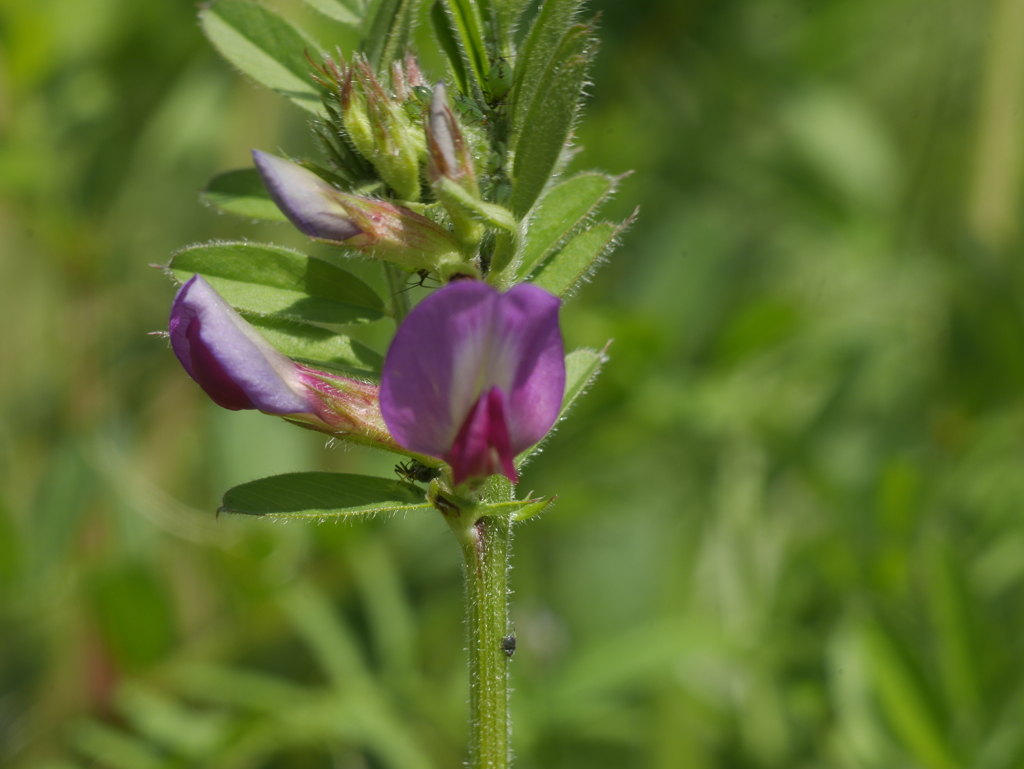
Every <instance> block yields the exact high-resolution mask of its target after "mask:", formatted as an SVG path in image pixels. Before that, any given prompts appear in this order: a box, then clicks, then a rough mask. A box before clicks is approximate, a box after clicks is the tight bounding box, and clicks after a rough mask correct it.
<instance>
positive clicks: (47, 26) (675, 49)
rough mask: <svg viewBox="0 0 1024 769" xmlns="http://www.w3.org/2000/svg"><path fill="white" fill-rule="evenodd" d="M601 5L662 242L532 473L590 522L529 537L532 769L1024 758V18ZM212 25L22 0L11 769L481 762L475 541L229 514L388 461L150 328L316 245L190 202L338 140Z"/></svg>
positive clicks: (301, 16)
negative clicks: (603, 360)
mask: <svg viewBox="0 0 1024 769" xmlns="http://www.w3.org/2000/svg"><path fill="white" fill-rule="evenodd" d="M275 7H277V8H278V9H280V10H281V11H282V12H283V13H284V14H285V15H286V16H288V17H289V18H291V19H292V20H293V21H295V22H296V23H297V24H298V25H299V26H302V27H304V28H305V29H307V30H308V31H309V32H311V33H312V34H314V36H316V37H317V38H318V39H320V40H321V41H323V42H330V41H332V40H341V41H342V42H343V44H344V41H347V40H350V39H351V37H350V36H348V35H347V34H346V33H344V31H343V30H341V29H340V28H336V27H333V26H332V22H329V21H327V20H324V19H322V18H319V17H317V16H316V15H315V14H314V13H313V12H311V11H309V10H306V9H305V8H304V7H303V6H302V5H301V4H300V3H299V2H298V0H279V1H278V2H275ZM591 8H592V10H594V11H601V13H602V21H601V31H602V37H603V48H602V52H601V55H600V57H599V60H598V65H597V67H596V71H595V73H594V78H593V79H594V83H595V85H593V86H592V88H591V93H592V98H591V100H590V106H589V110H588V113H587V117H586V119H585V121H584V122H583V124H582V125H581V126H580V129H579V131H578V135H579V144H580V145H581V146H582V147H583V150H582V151H581V152H580V154H579V156H578V157H577V159H576V160H575V161H574V167H575V168H580V169H583V168H588V167H603V168H605V169H607V170H609V171H612V172H614V173H622V172H625V171H627V170H630V169H632V170H634V171H635V173H634V175H633V176H631V177H630V178H629V179H628V180H627V181H626V182H625V184H624V187H623V189H622V191H621V192H620V194H619V197H618V199H617V200H616V201H615V202H614V203H613V205H612V206H611V209H612V210H610V211H608V212H607V214H608V216H609V217H613V218H614V217H618V218H624V217H625V216H627V215H628V214H629V213H630V212H631V211H632V209H633V207H634V206H635V205H636V204H638V203H639V204H640V205H641V215H640V218H639V219H638V220H637V222H636V224H635V225H634V227H633V228H632V230H631V231H630V232H629V233H628V235H627V236H626V238H625V242H624V245H623V246H622V247H621V248H620V249H619V251H617V252H616V253H615V255H614V258H613V260H612V261H611V262H610V263H609V264H608V265H606V266H605V267H604V268H603V269H602V271H601V272H600V273H598V275H597V276H596V278H595V279H594V280H593V282H592V283H591V284H589V285H588V286H586V287H585V288H584V289H583V290H582V291H580V292H579V294H578V296H577V297H575V298H574V299H573V300H572V301H571V302H570V303H569V304H568V306H567V307H566V309H565V312H564V329H565V335H566V338H567V342H568V345H569V346H570V347H575V346H580V345H588V346H602V345H603V344H604V343H605V341H606V340H607V339H609V338H614V339H615V342H614V344H613V345H612V347H611V351H610V353H611V362H610V364H609V365H608V366H607V367H606V369H605V371H604V373H603V374H602V376H601V379H600V380H599V382H598V383H597V385H596V386H595V387H594V388H593V390H592V392H591V393H590V395H589V396H588V397H587V398H586V399H584V400H583V402H582V403H581V405H580V406H579V407H578V408H577V409H576V413H575V414H574V415H573V418H572V419H570V420H569V421H568V422H567V423H566V424H565V425H564V426H563V427H562V428H561V429H560V431H559V432H558V434H557V435H556V436H555V438H554V439H553V440H551V441H550V443H549V444H548V448H547V450H546V451H545V452H544V454H543V455H542V456H541V457H540V458H539V459H538V461H537V462H536V463H535V465H534V466H533V467H531V468H530V469H529V471H528V472H527V473H526V475H525V477H524V479H523V489H524V490H529V489H535V490H537V491H541V492H544V493H557V494H559V495H560V498H559V501H558V503H557V505H556V507H555V508H554V509H553V510H552V511H550V512H549V513H547V514H546V515H544V516H543V517H542V518H541V519H540V520H535V521H531V522H528V523H527V524H523V525H522V526H520V527H519V528H518V529H517V534H516V550H515V554H514V570H513V572H512V584H513V587H514V591H515V593H514V595H513V596H512V600H513V609H512V614H513V619H514V622H515V627H516V631H517V634H518V638H519V649H518V651H517V653H516V656H515V658H514V660H513V665H512V670H513V683H514V687H515V690H516V691H515V695H514V714H515V724H516V728H515V735H514V744H515V747H516V752H517V755H518V760H517V766H520V767H523V768H524V769H527V768H528V767H537V768H541V767H543V768H545V769H555V768H559V769H561V768H565V769H569V768H573V769H575V768H577V767H579V768H581V769H583V768H587V769H604V768H605V767H607V768H608V769H611V768H612V767H614V768H615V769H623V768H632V767H636V768H640V767H643V768H644V769H677V768H678V769H688V768H690V767H692V768H693V769H699V768H703V767H709V768H710V767H722V768H723V769H724V768H726V767H744V768H747V767H750V768H754V767H787V768H792V767H801V768H802V767H808V768H809V767H879V768H883V767H884V768H885V769H889V768H893V767H907V768H910V767H924V768H926V769H946V768H949V769H953V768H955V767H977V768H978V769H1004V768H1005V769H1012V768H1013V767H1024V726H1022V725H1024V515H1022V508H1024V272H1022V264H1024V263H1022V258H1021V257H1022V255H1024V248H1022V247H1024V240H1022V234H1021V229H1020V222H1021V219H1022V218H1024V204H1022V200H1021V191H1022V184H1021V176H1022V172H1024V152H1022V148H1024V43H1022V41H1024V0H996V1H994V2H987V1H984V0H974V1H973V2H962V1H960V2H957V1H956V0H819V1H817V2H811V1H810V0H630V2H625V0H593V2H592V3H591ZM195 13H196V7H195V6H194V5H193V4H192V3H190V2H186V1H185V0H151V1H149V2H130V0H32V2H28V1H27V0H0V196H2V197H0V328H2V333H0V361H2V363H0V410H2V411H0V765H2V766H4V767H7V766H10V767H16V768H17V769H22V768H29V769H72V768H73V767H82V768H84V767H106V768H109V769H165V768H166V769H170V768H171V767H217V768H218V769H219V768H220V767H231V768H233V767H238V768H239V769H243V768H247V767H253V768H254V769H255V768H257V767H266V768H268V769H269V768H270V767H289V768H291V767H294V768H296V769H305V768H306V767H309V768H314V767H316V768H320V767H325V768H326V767H335V768H338V769H340V768H342V767H344V768H345V769H377V768H384V767H387V768H388V769H392V768H393V769H428V768H429V767H439V768H441V767H454V766H458V765H460V762H461V760H462V756H463V754H462V750H463V748H462V745H463V740H464V718H465V709H466V706H465V699H466V695H465V689H466V680H465V676H466V674H465V672H464V667H465V660H464V645H465V644H464V638H463V626H462V624H461V622H462V620H461V610H462V605H461V603H462V596H461V576H460V564H459V560H460V559H459V552H458V548H457V547H456V545H455V542H454V540H453V539H452V538H451V537H450V535H449V534H448V533H447V530H446V527H445V524H444V523H443V522H442V521H441V520H440V519H435V518H434V517H424V518H416V519H412V518H408V519H397V520H373V521H367V522H360V523H356V524H350V523H344V524H324V525H320V526H315V525H311V526H298V525H294V524H292V525H288V526H279V525H272V524H268V523H263V522H259V521H252V520H238V519H224V518H221V519H220V520H216V519H215V518H214V515H213V510H214V509H215V508H216V506H217V503H218V500H219V495H220V494H221V493H222V492H223V491H224V490H225V489H227V488H228V487H229V486H231V485H233V484H236V483H239V482H242V481H246V480H249V479H252V478H256V477H260V476H263V475H268V474H271V473H276V472H283V471H288V470H296V469H311V468H321V469H335V470H346V471H353V472H373V473H381V474H385V475H387V474H390V473H391V467H390V463H389V462H388V460H387V458H382V457H381V456H379V455H373V454H370V453H364V452H361V451H357V450H347V449H345V448H344V447H343V446H338V447H334V448H325V447H324V446H323V440H322V436H318V435H315V434H309V433H306V432H303V431H301V430H297V429H295V428H292V427H290V426H288V425H286V424H284V423H283V422H280V421H279V420H275V419H273V418H270V417H264V416H262V415H259V414H254V413H250V412H240V413H232V412H227V411H223V410H219V409H217V408H216V407H215V406H214V405H213V404H212V403H210V402H209V401H208V400H207V399H206V398H205V397H204V396H203V394H202V393H201V391H200V390H199V388H198V387H196V386H195V385H194V384H193V383H192V382H191V381H190V380H189V379H188V378H187V377H186V376H185V374H184V373H183V371H182V370H181V368H180V366H179V365H178V364H177V362H176V361H175V360H174V357H173V355H172V354H171V353H170V351H169V350H168V348H167V344H166V342H165V341H164V340H162V339H160V338H159V337H153V336H147V332H150V331H155V330H160V329H162V328H165V327H166V326H165V324H166V315H167V312H168V307H169V303H170V300H171V297H172V294H173V288H172V286H171V285H170V284H169V282H168V281H167V280H166V279H165V278H164V277H163V276H162V275H161V274H160V273H159V272H157V271H156V270H153V269H150V268H149V267H148V266H147V265H149V264H150V263H163V262H166V260H167V259H168V257H169V255H170V253H171V252H172V251H173V250H175V249H176V248H179V247H181V246H183V245H187V244H189V243H192V242H196V241H202V240H207V239H211V238H242V237H248V238H252V239H254V240H273V241H275V242H278V243H287V244H292V245H295V246H298V247H302V248H308V247H309V245H308V243H307V242H306V241H305V240H304V239H302V238H299V237H297V235H296V234H295V233H294V232H292V231H291V230H290V229H289V228H288V227H286V226H272V225H267V224H262V225H256V224H253V223H250V222H247V221H244V220H238V219H232V218H230V217H227V216H219V215H217V214H216V213H214V212H213V211H211V210H209V209H205V208H203V207H202V206H200V204H199V203H198V201H197V191H198V190H199V189H200V187H201V186H202V185H203V184H204V183H205V181H206V180H207V179H208V178H209V177H210V176H211V175H213V174H214V173H215V172H218V171H221V170H226V169H230V168H235V167H240V166H245V165H248V164H249V161H248V151H249V149H250V148H252V147H257V148H260V149H263V150H267V151H275V150H277V149H279V148H280V149H282V150H284V151H287V152H290V153H293V154H301V153H303V152H308V151H310V150H309V147H310V145H309V140H308V138H307V136H306V129H305V126H304V124H303V117H302V116H301V115H299V114H298V111H297V110H295V109H294V108H293V107H291V106H290V105H288V104H287V103H285V102H284V101H283V100H282V99H280V98H279V97H277V96H275V95H273V94H271V93H269V92H267V91H263V90H260V89H258V88H256V87H255V86H253V85H250V84H249V83H247V82H245V81H244V80H243V79H242V78H241V77H239V76H238V75H236V74H235V73H233V72H232V71H230V69H229V67H228V66H227V65H226V64H224V63H223V62H222V61H221V60H219V59H218V57H217V56H216V55H215V54H214V52H213V51H212V49H211V48H210V46H209V45H208V44H207V43H206V42H205V41H204V40H203V38H202V36H201V34H200V31H199V28H198V25H197V23H196V17H195ZM424 34H426V31H425V30H424ZM434 74H435V75H436V74H438V73H436V72H435V73H434ZM358 269H360V270H362V271H363V272H366V273H370V272H372V271H373V269H375V267H374V266H373V265H369V266H367V265H363V266H362V267H358Z"/></svg>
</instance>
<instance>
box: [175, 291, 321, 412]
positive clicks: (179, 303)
mask: <svg viewBox="0 0 1024 769" xmlns="http://www.w3.org/2000/svg"><path fill="white" fill-rule="evenodd" d="M168 326H169V330H170V336H171V347H172V348H173V349H174V354H175V355H177V356H178V360H179V361H181V365H182V366H184V367H185V371H187V372H188V374H189V376H191V377H192V378H193V379H194V380H195V381H196V382H198V383H199V386H200V387H202V388H203V390H205V391H206V393H207V395H209V396H210V397H211V398H212V399H213V401H214V402H215V403H217V404H218V405H220V406H223V407H224V408H226V409H231V410H232V411H238V410H239V409H259V410H260V411H266V412H268V413H270V414H306V413H312V412H313V410H314V407H313V405H312V404H311V403H310V402H309V401H308V400H307V399H305V398H303V397H301V396H300V395H299V393H301V392H303V391H304V390H303V387H302V385H301V384H300V382H299V373H298V368H297V366H296V364H294V363H293V362H292V361H290V360H289V359H288V358H286V357H285V356H284V355H282V354H281V353H279V352H278V351H277V350H275V349H274V348H273V347H271V346H270V344H269V343H268V342H267V341H266V340H265V339H263V337H261V336H260V335H259V333H257V331H256V330H255V329H254V328H253V327H252V326H250V325H249V324H248V323H246V322H245V320H244V319H243V318H242V316H241V315H239V314H238V313H237V312H235V310H234V309H232V307H231V306H230V305H229V304H228V303H227V302H225V301H224V299H223V298H221V296H220V294H218V293H217V292H216V291H214V290H213V288H212V287H211V286H210V284H209V283H207V282H206V281H205V280H203V278H202V277H200V276H199V275H194V276H192V278H190V279H189V281H188V282H187V283H185V285H183V286H182V287H181V290H179V291H178V295H177V296H176V297H175V298H174V303H173V304H172V305H171V318H170V322H169V324H168Z"/></svg>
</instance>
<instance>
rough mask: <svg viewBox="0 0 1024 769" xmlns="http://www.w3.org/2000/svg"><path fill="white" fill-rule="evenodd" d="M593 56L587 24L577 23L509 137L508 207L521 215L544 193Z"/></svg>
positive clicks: (562, 147)
mask: <svg viewBox="0 0 1024 769" xmlns="http://www.w3.org/2000/svg"><path fill="white" fill-rule="evenodd" d="M593 55H594V37H593V30H592V28H591V27H589V26H585V25H578V26H575V27H572V28H571V29H570V30H569V31H568V32H566V33H565V37H564V38H563V39H562V42H561V44H560V45H559V46H558V51H557V53H556V54H555V57H554V58H553V59H552V61H551V66H549V67H548V69H547V71H546V72H545V73H544V77H543V78H542V79H541V81H540V86H539V88H538V90H537V95H536V97H535V98H534V100H533V103H532V104H531V105H530V108H529V110H527V112H526V115H525V117H524V120H523V122H522V124H521V126H520V127H519V132H518V135H517V136H516V135H513V139H512V142H513V144H514V146H515V148H516V155H515V165H514V167H513V169H512V185H513V187H512V200H511V202H510V208H511V209H512V213H514V214H515V215H516V216H517V217H518V218H520V219H521V218H523V217H524V216H526V214H527V213H528V212H529V211H530V209H531V208H532V207H533V204H534V203H535V202H536V201H537V198H538V197H540V194H541V192H543V191H544V187H545V186H546V185H547V183H548V180H549V179H550V178H551V174H552V173H553V172H554V170H555V166H556V164H557V163H558V159H559V157H560V156H561V154H562V151H563V150H564V149H565V146H566V144H567V143H568V141H569V134H570V133H571V131H572V127H573V124H574V123H575V121H576V113H577V112H578V111H579V105H580V100H581V99H582V97H583V88H584V86H585V85H586V81H587V70H588V69H589V67H590V61H591V59H592V58H593Z"/></svg>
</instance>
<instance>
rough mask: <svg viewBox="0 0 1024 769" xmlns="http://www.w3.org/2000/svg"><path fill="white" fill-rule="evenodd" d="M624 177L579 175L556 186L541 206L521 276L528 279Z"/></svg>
mask: <svg viewBox="0 0 1024 769" xmlns="http://www.w3.org/2000/svg"><path fill="white" fill-rule="evenodd" d="M621 178H622V177H616V176H609V175H607V174H602V173H597V172H593V171H591V172H587V173H582V174H578V175H576V176H573V177H571V178H569V179H566V180H565V181H563V182H560V183H559V184H557V185H556V186H554V187H552V188H551V189H550V190H549V191H548V192H547V193H546V194H545V195H544V197H543V198H542V199H541V201H540V204H539V205H538V206H537V210H536V214H535V215H534V217H533V221H532V222H530V236H529V238H528V240H527V243H526V246H525V248H524V249H523V255H522V261H521V262H520V264H519V277H520V278H525V277H526V276H528V275H529V274H530V273H531V272H532V271H533V269H534V267H536V266H537V265H538V264H540V263H541V262H542V261H544V259H545V258H546V257H548V256H550V255H551V253H552V252H554V250H555V249H556V248H558V247H559V246H560V245H562V243H563V242H564V241H565V239H566V238H568V236H569V235H570V234H572V232H573V231H574V230H575V229H576V228H577V227H579V226H580V224H582V223H584V222H585V221H586V220H587V219H588V218H589V217H591V216H593V214H594V213H595V212H596V211H597V209H598V207H599V206H600V205H601V203H603V202H604V201H605V200H607V199H608V197H609V196H610V195H612V194H613V193H614V192H615V188H616V187H617V186H618V184H619V179H621Z"/></svg>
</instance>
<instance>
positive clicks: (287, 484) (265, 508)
mask: <svg viewBox="0 0 1024 769" xmlns="http://www.w3.org/2000/svg"><path fill="white" fill-rule="evenodd" d="M432 509H433V508H432V507H431V505H430V503H429V502H427V500H426V497H425V496H424V493H423V491H422V490H420V489H418V488H416V487H415V486H413V485H412V484H409V483H402V482H400V481H392V480H388V479H387V478H375V477H373V476H369V475H350V474H347V473H287V474H285V475H275V476H272V477H270V478H262V479H260V480H258V481H249V483H243V484H242V485H241V486H235V487H234V488H233V489H230V490H229V491H228V492H227V493H226V494H224V500H223V503H222V504H221V507H220V510H219V511H218V512H221V513H241V514H244V515H260V516H269V517H273V518H284V517H287V518H311V519H320V518H337V517H342V516H347V515H363V514H367V513H393V512H397V511H403V512H406V511H410V510H432Z"/></svg>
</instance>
